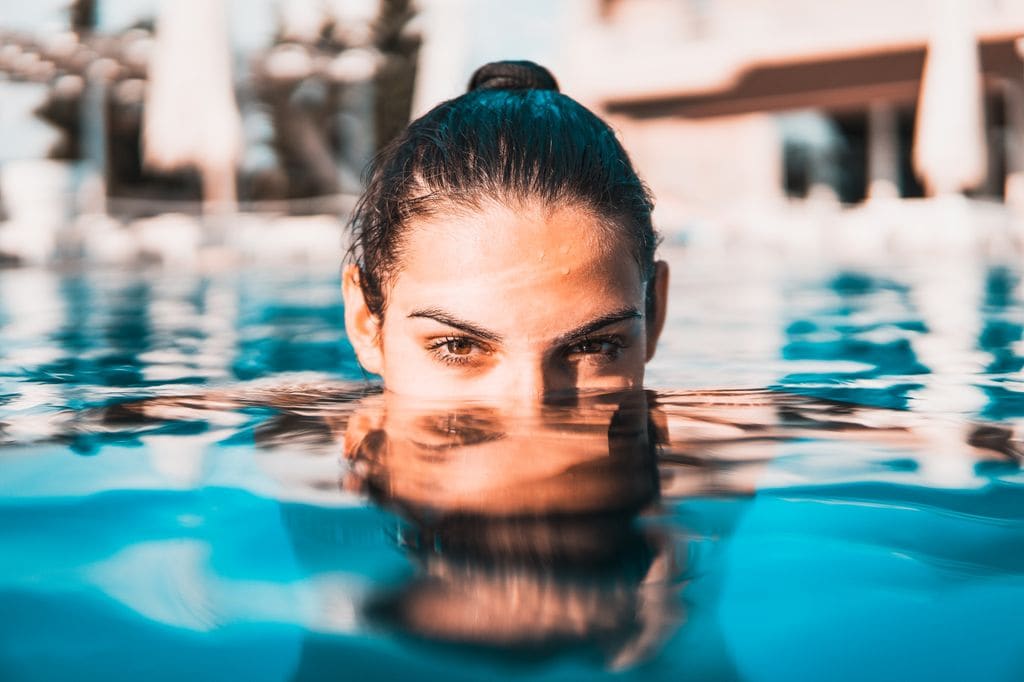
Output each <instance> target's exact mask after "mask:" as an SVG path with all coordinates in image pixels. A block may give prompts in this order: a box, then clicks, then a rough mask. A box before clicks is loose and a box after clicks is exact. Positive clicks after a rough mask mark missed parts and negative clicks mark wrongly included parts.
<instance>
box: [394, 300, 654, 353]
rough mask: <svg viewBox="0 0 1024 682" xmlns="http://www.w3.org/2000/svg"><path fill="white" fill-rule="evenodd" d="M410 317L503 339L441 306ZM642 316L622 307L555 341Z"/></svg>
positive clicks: (637, 311)
mask: <svg viewBox="0 0 1024 682" xmlns="http://www.w3.org/2000/svg"><path fill="white" fill-rule="evenodd" d="M408 317H409V318H414V317H423V318H426V319H429V320H434V321H435V322H440V323H441V324H444V325H447V326H449V327H453V328H455V329H458V330H460V331H463V332H466V333H467V334H472V335H473V336H476V337H479V338H481V339H484V340H486V341H493V342H494V343H500V342H501V340H502V336H501V334H498V333H497V332H492V331H490V330H487V329H484V328H482V327H478V326H476V325H475V324H472V323H471V322H466V321H465V320H460V319H459V318H457V317H455V316H454V315H452V314H451V313H448V312H446V311H444V310H441V309H440V308H423V309H421V310H414V311H413V312H411V313H409V315H408ZM640 317H643V315H642V314H641V313H640V311H639V310H637V309H636V308H622V309H621V310H616V311H614V312H611V313H608V314H606V315H602V316H601V317H598V318H597V319H594V320H591V321H590V322H585V323H584V324H581V325H580V326H578V327H576V328H575V329H570V330H569V331H567V332H565V333H563V334H559V335H558V336H557V337H556V338H555V343H556V344H557V345H563V344H567V343H570V342H572V341H575V340H577V339H580V338H582V337H585V336H588V335H590V334H593V333H594V332H596V331H598V330H600V329H604V328H605V327H608V326H611V325H613V324H615V323H616V322H622V321H623V320H632V319H637V318H640Z"/></svg>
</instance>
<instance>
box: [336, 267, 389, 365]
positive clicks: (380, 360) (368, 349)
mask: <svg viewBox="0 0 1024 682" xmlns="http://www.w3.org/2000/svg"><path fill="white" fill-rule="evenodd" d="M341 297H342V298H343V299H344V300H345V333H346V334H347V335H348V340H349V341H350V342H351V343H352V347H353V348H355V350H356V357H357V358H359V364H360V365H362V366H363V369H365V370H366V371H367V372H371V373H373V374H380V373H381V370H382V369H383V366H384V357H383V353H382V352H381V347H380V344H381V340H380V331H381V329H380V319H378V317H377V316H376V315H374V314H373V313H372V312H371V311H370V309H369V307H367V305H366V297H365V296H364V295H363V288H362V287H361V286H360V284H359V267H358V266H356V265H354V264H349V265H346V266H345V271H344V273H343V274H342V278H341Z"/></svg>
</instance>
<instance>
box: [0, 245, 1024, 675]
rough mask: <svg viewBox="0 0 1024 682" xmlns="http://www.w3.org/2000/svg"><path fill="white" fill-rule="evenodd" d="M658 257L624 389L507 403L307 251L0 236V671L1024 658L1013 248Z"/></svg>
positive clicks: (551, 668)
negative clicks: (413, 395) (412, 370)
mask: <svg viewBox="0 0 1024 682" xmlns="http://www.w3.org/2000/svg"><path fill="white" fill-rule="evenodd" d="M669 257H670V260H671V262H672V264H673V268H674V275H675V276H674V278H673V299H672V304H671V308H670V320H669V323H668V331H667V333H666V338H665V341H664V343H663V344H662V346H661V348H660V350H659V354H658V356H657V357H656V358H655V360H654V361H653V363H652V365H651V367H650V382H649V383H650V385H651V390H650V391H648V392H646V393H643V394H637V395H620V396H605V397H586V398H584V399H581V400H579V401H576V402H574V403H573V404H571V405H568V404H563V405H553V406H550V407H549V408H547V409H546V410H545V411H544V412H543V413H541V414H536V413H532V414H529V415H524V414H519V413H516V412H515V411H514V410H512V409H511V408H510V409H504V408H502V407H501V406H490V407H487V406H480V405H463V406H452V405H432V404H419V405H413V406H410V405H407V404H395V403H393V402H392V399H391V398H389V397H388V396H385V395H381V394H380V393H379V391H377V390H376V389H375V388H374V386H373V384H372V383H367V382H366V381H365V379H364V377H363V376H362V374H361V372H360V371H359V369H358V366H357V365H356V363H355V359H354V356H353V354H352V351H351V349H350V348H349V347H348V345H347V344H346V342H345V339H344V335H343V331H342V319H341V308H340V301H339V296H338V282H337V276H336V273H333V272H315V271H298V270H292V271H261V270H255V269H253V270H242V271H237V272H223V273H211V274H206V275H199V274H182V273H167V272H160V271H157V270H152V271H146V270H142V271H107V270H105V271H96V272H88V273H83V272H74V271H68V272H57V271H47V270H32V269H14V270H6V271H2V270H0V446H2V448H0V547H2V552H3V561H2V562H0V605H2V611H0V612H2V617H0V679H3V680H35V679H39V680H65V679H75V680H115V679H141V678H145V679H150V680H163V679H167V680H181V679H188V680H206V679H211V680H213V679H217V680H221V679H249V680H293V679H395V678H411V677H414V676H415V677H428V678H431V677H444V678H447V679H453V680H463V679H465V680H470V679H494V678H496V677H508V678H524V679H525V678H530V679H558V680H574V679H598V678H602V677H614V678H625V679H634V678H635V679H645V680H647V679H653V680H658V679H666V680H668V679H671V680H686V679H694V680H707V679H716V680H732V679H735V680H805V679H806V680H820V679H834V680H846V679H849V680H862V679H879V680H888V679H893V680H896V679H900V680H907V679H930V680H964V679H971V680H1019V679H1024V654H1022V653H1021V652H1022V651H1024V646H1022V645H1024V634H1021V631H1020V628H1019V622H1020V613H1021V612H1022V610H1024V476H1022V474H1021V470H1020V462H1021V453H1022V452H1024V450H1022V444H1021V441H1020V436H1019V434H1020V428H1021V419H1022V417H1024V399H1022V397H1021V396H1024V386H1022V385H1021V382H1020V380H1019V372H1020V369H1021V367H1022V366H1024V291H1022V289H1021V272H1020V271H1019V270H1018V269H1017V268H1015V267H1014V266H1011V265H1006V264H996V263H984V262H973V261H968V260H967V259H962V258H961V259H959V260H956V261H951V262H950V263H929V264H927V267H925V266H918V267H897V266H895V265H884V264H882V265H877V266H873V267H871V268H863V267H860V268H853V267H839V266H829V265H816V266H814V267H806V266H801V267H793V266H790V265H784V264H780V265H777V266H775V265H768V264H765V262H764V261H757V262H751V263H743V262H735V261H734V262H732V263H730V264H728V265H727V264H723V263H716V262H713V261H711V260H709V259H707V258H702V257H699V256H697V255H691V254H688V253H685V252H682V251H671V250H670V251H669ZM346 439H347V442H346Z"/></svg>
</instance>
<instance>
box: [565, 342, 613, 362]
mask: <svg viewBox="0 0 1024 682" xmlns="http://www.w3.org/2000/svg"><path fill="white" fill-rule="evenodd" d="M625 346H626V345H625V344H624V343H623V342H622V340H621V339H619V338H616V337H601V338H593V339H583V340H582V341H580V342H579V343H577V344H576V345H574V346H570V347H569V348H568V349H567V350H566V354H567V355H568V356H569V357H570V358H571V357H572V356H583V355H587V356H595V358H599V359H602V360H605V359H607V360H612V359H615V358H616V357H618V355H619V353H620V352H621V351H622V349H623V348H625Z"/></svg>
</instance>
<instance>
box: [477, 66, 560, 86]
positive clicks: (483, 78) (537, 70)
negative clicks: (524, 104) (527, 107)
mask: <svg viewBox="0 0 1024 682" xmlns="http://www.w3.org/2000/svg"><path fill="white" fill-rule="evenodd" d="M473 90H554V91H555V92H558V81H556V80H555V77H554V76H552V75H551V72H550V71H548V70H547V69H545V68H544V67H543V66H541V65H540V64H534V63H533V62H530V61H526V60H516V61H503V62H491V63H490V64H484V65H483V66H481V67H480V68H479V69H477V70H476V71H475V72H474V73H473V77H472V78H470V79H469V90H468V91H470V92H471V91H473Z"/></svg>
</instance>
